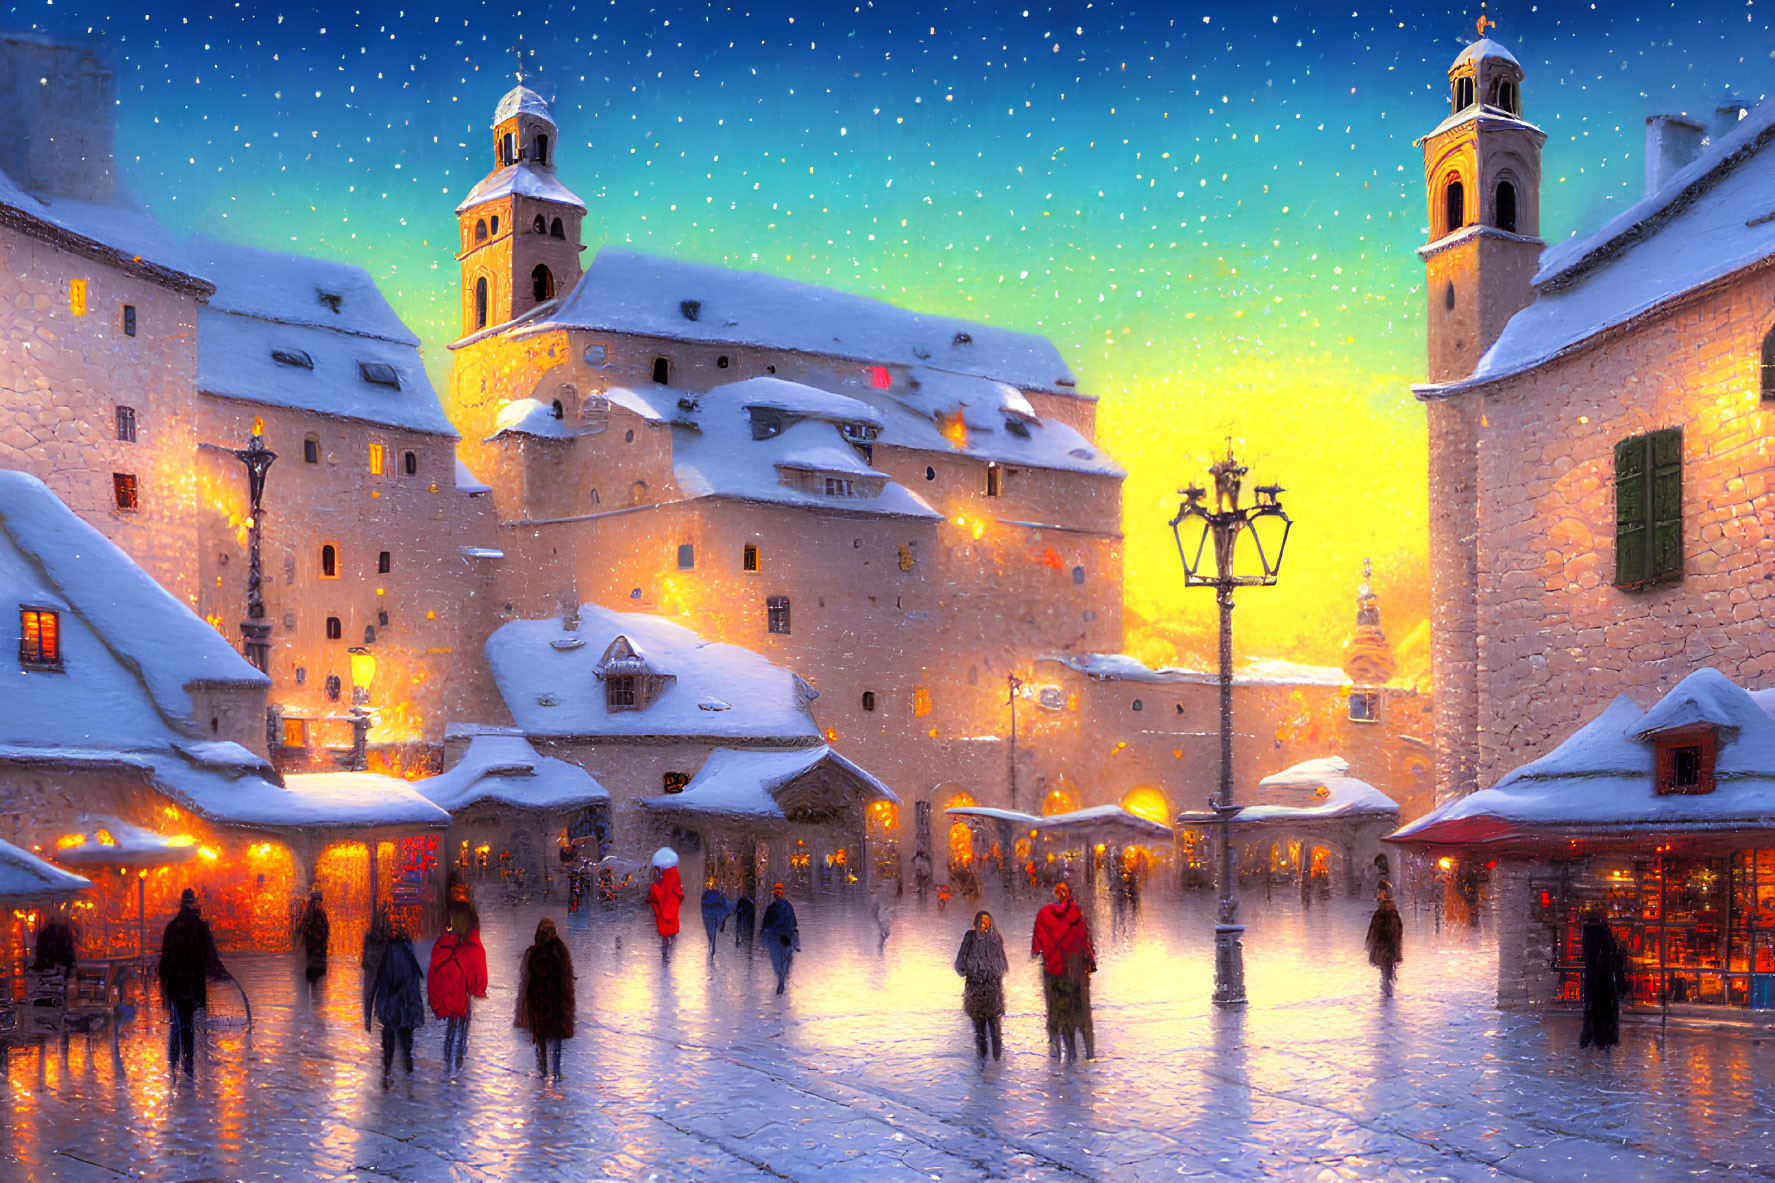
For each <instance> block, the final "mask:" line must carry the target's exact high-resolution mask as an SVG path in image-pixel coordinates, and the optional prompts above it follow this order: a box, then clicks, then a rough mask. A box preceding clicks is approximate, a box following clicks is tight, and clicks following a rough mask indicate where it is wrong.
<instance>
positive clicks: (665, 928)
mask: <svg viewBox="0 0 1775 1183" xmlns="http://www.w3.org/2000/svg"><path fill="white" fill-rule="evenodd" d="M647 902H648V903H649V904H651V905H653V926H654V928H655V929H657V930H658V931H659V959H660V960H661V961H664V960H665V959H666V958H667V957H669V956H670V955H671V952H672V938H673V937H675V936H677V935H678V909H679V908H681V907H683V905H684V881H683V880H682V879H680V878H679V877H678V852H677V851H675V850H673V849H672V848H671V847H670V846H662V847H660V848H659V849H658V850H657V851H655V852H654V854H653V886H652V887H649V888H648V889H647Z"/></svg>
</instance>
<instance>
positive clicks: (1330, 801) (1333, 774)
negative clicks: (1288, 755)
mask: <svg viewBox="0 0 1775 1183" xmlns="http://www.w3.org/2000/svg"><path fill="white" fill-rule="evenodd" d="M1349 773H1350V762H1349V761H1348V760H1345V759H1344V758H1343V757H1342V756H1321V757H1319V758H1317V759H1313V760H1302V761H1301V762H1300V763H1299V764H1295V765H1292V766H1290V767H1288V768H1284V769H1283V770H1282V771H1281V772H1276V773H1271V774H1270V775H1269V776H1266V777H1264V778H1263V779H1262V780H1261V781H1259V782H1258V784H1260V785H1262V786H1263V787H1265V788H1271V789H1299V790H1302V791H1303V792H1307V793H1311V794H1312V796H1311V797H1310V798H1308V799H1307V800H1308V803H1307V804H1303V805H1247V806H1246V807H1245V808H1243V809H1241V810H1240V811H1239V814H1238V816H1237V817H1236V818H1235V819H1234V821H1236V822H1282V823H1286V822H1306V821H1328V820H1330V819H1333V818H1343V817H1359V816H1364V815H1367V816H1374V817H1391V818H1393V819H1395V820H1397V819H1398V817H1399V803H1398V802H1397V801H1395V800H1393V798H1391V797H1389V796H1387V795H1386V794H1385V793H1383V792H1381V791H1380V790H1379V789H1377V788H1375V787H1374V786H1373V785H1371V784H1369V783H1368V782H1367V781H1365V780H1358V779H1357V778H1355V777H1353V776H1351V775H1350V774H1349Z"/></svg>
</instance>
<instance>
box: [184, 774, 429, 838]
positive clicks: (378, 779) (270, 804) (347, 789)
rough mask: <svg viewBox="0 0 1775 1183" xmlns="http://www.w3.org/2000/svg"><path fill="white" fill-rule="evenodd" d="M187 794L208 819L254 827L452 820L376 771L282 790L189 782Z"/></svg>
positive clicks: (297, 780)
mask: <svg viewBox="0 0 1775 1183" xmlns="http://www.w3.org/2000/svg"><path fill="white" fill-rule="evenodd" d="M187 790H188V792H187V795H188V796H189V797H190V798H191V799H192V801H193V802H194V803H195V804H196V805H197V807H198V808H200V809H201V810H202V811H203V812H204V813H205V814H206V816H209V817H211V818H214V819H215V820H217V821H222V822H227V823H231V824H233V825H239V826H251V827H255V828H280V827H286V826H294V827H310V828H325V829H332V828H344V829H363V828H378V827H390V828H393V827H402V828H410V829H434V828H440V827H442V826H445V825H447V824H448V823H449V821H450V815H449V814H448V813H446V812H444V811H443V810H442V809H439V808H438V807H437V806H436V805H433V804H432V803H431V802H430V801H428V800H426V799H425V797H424V796H423V795H421V794H420V793H419V792H418V791H416V790H415V789H414V787H413V786H412V785H410V784H408V783H407V782H406V781H404V780H400V779H398V778H396V777H392V776H382V775H380V774H379V773H374V772H303V773H293V774H291V775H288V776H286V777H284V784H283V785H282V786H281V787H280V786H278V785H274V784H272V783H271V782H269V781H265V780H258V779H247V778H242V779H241V780H240V781H238V782H236V784H235V785H234V786H233V788H232V789H231V790H230V789H225V788H224V787H223V786H222V785H221V784H219V783H216V782H215V781H214V779H213V778H212V779H209V780H206V781H205V782H204V783H202V784H199V783H196V782H195V781H188V782H187Z"/></svg>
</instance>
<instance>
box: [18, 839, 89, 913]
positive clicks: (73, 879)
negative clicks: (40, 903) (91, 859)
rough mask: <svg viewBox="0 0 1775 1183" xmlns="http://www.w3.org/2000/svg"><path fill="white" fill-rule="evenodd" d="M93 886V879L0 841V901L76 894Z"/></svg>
mask: <svg viewBox="0 0 1775 1183" xmlns="http://www.w3.org/2000/svg"><path fill="white" fill-rule="evenodd" d="M91 886H92V880H90V879H87V878H85V877H83V876H80V875H75V874H73V873H72V872H69V871H64V870H62V869H61V868H60V867H54V866H51V865H50V864H48V863H46V862H44V861H43V860H42V859H40V858H38V857H37V856H36V855H34V854H32V853H31V852H30V851H28V850H20V849H19V848H18V847H16V846H14V845H13V844H12V843H10V842H0V900H27V899H35V898H39V897H47V896H61V895H73V894H74V893H75V892H79V891H85V890H87V889H88V888H90V887H91Z"/></svg>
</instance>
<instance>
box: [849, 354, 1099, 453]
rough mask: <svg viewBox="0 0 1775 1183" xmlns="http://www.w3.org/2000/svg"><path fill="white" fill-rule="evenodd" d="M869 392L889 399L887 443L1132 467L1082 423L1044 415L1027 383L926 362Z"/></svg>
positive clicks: (884, 407)
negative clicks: (1082, 430) (1077, 427)
mask: <svg viewBox="0 0 1775 1183" xmlns="http://www.w3.org/2000/svg"><path fill="white" fill-rule="evenodd" d="M866 393H867V394H869V395H870V396H871V397H874V398H876V399H877V400H878V402H879V404H880V406H881V415H882V432H881V438H880V440H879V442H880V443H881V444H882V445H883V446H886V447H899V448H911V449H916V450H918V451H925V452H953V453H957V454H959V455H964V456H973V457H976V458H978V459H981V460H996V461H998V462H999V463H1001V464H1013V465H1021V466H1024V467H1028V468H1052V469H1060V470H1063V471H1069V472H1089V473H1097V474H1100V475H1104V476H1117V477H1119V476H1124V475H1126V474H1125V472H1124V471H1123V469H1122V467H1121V466H1120V465H1119V464H1117V463H1116V462H1115V460H1114V459H1113V458H1112V457H1111V456H1110V455H1109V454H1108V453H1107V452H1105V451H1103V450H1102V449H1101V448H1099V447H1098V446H1097V445H1096V444H1093V443H1092V442H1091V441H1090V440H1087V439H1086V438H1085V437H1084V436H1082V435H1080V434H1079V433H1078V432H1077V431H1074V430H1073V429H1072V428H1071V427H1068V426H1067V425H1066V424H1064V423H1061V422H1059V421H1057V420H1053V419H1043V418H1041V417H1039V416H1038V415H1036V413H1035V409H1034V408H1033V407H1032V406H1031V405H1030V403H1029V400H1028V399H1026V398H1024V397H1023V393H1022V391H1020V390H1018V389H1017V388H1016V387H1015V386H1012V385H1010V384H1009V383H1006V382H1000V381H995V380H993V379H991V378H981V377H976V376H974V375H971V374H957V373H952V372H949V371H946V370H935V369H931V368H930V367H928V366H919V367H915V368H914V369H912V370H910V371H908V372H907V374H906V376H905V377H904V378H900V377H896V378H895V380H894V383H893V385H892V386H891V387H890V388H889V390H888V391H886V392H880V393H877V392H874V391H869V392H866ZM958 422H959V424H960V426H961V430H960V431H957V430H956V424H957V423H958Z"/></svg>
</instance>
